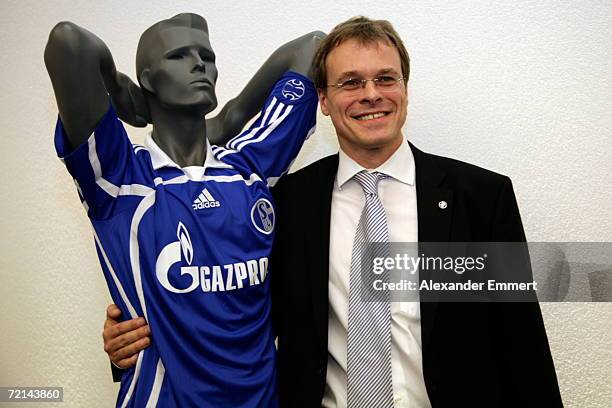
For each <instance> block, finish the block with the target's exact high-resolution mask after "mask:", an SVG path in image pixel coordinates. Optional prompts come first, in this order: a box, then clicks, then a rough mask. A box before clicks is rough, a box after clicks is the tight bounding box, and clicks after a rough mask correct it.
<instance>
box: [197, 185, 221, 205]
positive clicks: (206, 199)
mask: <svg viewBox="0 0 612 408" xmlns="http://www.w3.org/2000/svg"><path fill="white" fill-rule="evenodd" d="M192 207H193V209H194V210H202V209H204V208H214V207H221V203H220V202H219V201H217V200H215V199H214V198H213V196H212V195H211V194H210V192H209V191H208V189H206V188H205V189H204V190H202V192H201V193H200V195H199V196H198V197H197V198H196V199H195V200H193V204H192Z"/></svg>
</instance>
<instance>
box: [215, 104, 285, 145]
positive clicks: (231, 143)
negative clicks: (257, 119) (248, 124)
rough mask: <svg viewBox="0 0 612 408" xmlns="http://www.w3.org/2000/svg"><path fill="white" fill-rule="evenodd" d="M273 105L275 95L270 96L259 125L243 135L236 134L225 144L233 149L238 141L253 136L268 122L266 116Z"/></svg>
mask: <svg viewBox="0 0 612 408" xmlns="http://www.w3.org/2000/svg"><path fill="white" fill-rule="evenodd" d="M274 105H276V97H273V98H272V102H270V105H268V107H267V108H266V111H265V112H264V117H263V119H262V120H261V124H260V125H259V126H257V127H255V128H253V129H251V131H250V132H249V133H247V134H245V135H240V134H238V135H237V136H235V137H234V138H233V139H231V140H230V141H229V142H227V143H226V146H227V147H228V148H229V149H234V148H235V147H236V144H237V143H238V142H241V141H243V140H247V139H250V138H251V137H253V136H255V134H256V133H257V132H259V131H260V130H261V129H262V128H263V127H264V126H266V124H267V122H268V116H269V115H270V112H271V111H272V108H273V107H274ZM217 147H218V148H220V149H223V147H222V146H217ZM215 153H216V152H215Z"/></svg>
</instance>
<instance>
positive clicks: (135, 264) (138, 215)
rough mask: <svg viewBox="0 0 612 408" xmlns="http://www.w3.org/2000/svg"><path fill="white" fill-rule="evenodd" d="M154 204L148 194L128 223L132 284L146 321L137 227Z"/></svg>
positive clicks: (152, 197)
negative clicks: (130, 222)
mask: <svg viewBox="0 0 612 408" xmlns="http://www.w3.org/2000/svg"><path fill="white" fill-rule="evenodd" d="M153 204H155V193H152V194H149V195H148V196H146V197H145V198H143V199H142V201H141V202H140V203H139V204H138V207H136V211H134V216H133V217H132V224H131V225H130V264H131V265H132V275H133V276H134V286H136V293H137V294H138V299H139V300H140V307H141V309H142V313H143V314H144V317H145V319H146V320H147V321H149V316H148V315H147V306H146V304H145V299H144V291H143V290H142V277H141V276H140V244H139V243H138V227H139V225H140V221H141V220H142V217H144V215H145V213H146V212H147V210H148V209H149V208H151V207H152V206H153Z"/></svg>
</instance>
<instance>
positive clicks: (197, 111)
mask: <svg viewBox="0 0 612 408" xmlns="http://www.w3.org/2000/svg"><path fill="white" fill-rule="evenodd" d="M324 35H325V34H324V33H322V32H320V31H318V32H317V31H315V32H312V33H309V34H306V35H304V36H302V37H299V38H297V39H295V40H293V41H290V42H288V43H286V44H284V45H283V46H281V47H280V48H278V49H277V50H276V51H275V52H274V53H273V54H272V55H271V56H270V57H269V58H268V60H267V61H266V62H265V63H264V64H263V65H262V66H261V68H260V69H259V70H258V71H257V72H256V73H255V75H254V76H253V78H251V80H250V81H249V82H248V83H247V85H246V86H245V88H244V89H243V90H242V91H241V92H240V94H239V95H238V96H237V97H235V98H234V99H232V100H230V101H229V102H227V103H226V104H225V106H224V107H223V109H222V110H221V112H220V113H219V114H218V115H217V116H215V117H213V118H210V119H206V120H205V119H204V116H205V115H206V114H208V113H210V112H211V111H212V110H214V109H215V108H216V107H217V99H216V95H215V83H216V80H217V68H216V66H215V54H214V51H213V49H212V46H211V44H210V40H209V38H208V25H207V23H206V20H205V19H204V18H203V17H201V16H198V15H195V14H179V15H177V16H174V17H172V18H171V19H168V20H163V21H160V22H158V23H156V24H154V25H153V26H151V27H150V28H148V29H147V30H146V31H145V32H144V33H143V34H142V36H141V39H140V42H139V44H138V50H137V57H136V68H137V76H138V82H139V83H140V85H141V87H139V86H138V85H136V84H134V83H133V82H132V80H131V79H130V78H129V77H128V76H127V75H125V74H123V73H121V72H119V71H117V69H116V67H115V62H114V60H113V57H112V54H111V52H110V50H109V49H108V47H107V46H106V44H104V42H103V41H102V40H101V39H100V38H98V37H97V36H96V35H95V34H93V33H92V32H90V31H88V30H86V29H85V28H83V27H80V26H78V25H76V24H74V23H71V22H61V23H59V24H57V25H56V26H55V27H54V28H53V29H52V30H51V34H50V35H49V41H48V43H47V46H46V48H45V55H44V58H45V65H46V67H47V71H48V73H49V77H50V78H51V83H52V85H53V90H54V93H55V98H56V101H57V106H58V108H59V116H60V118H61V119H62V122H63V124H64V127H65V129H66V133H67V136H68V138H69V141H70V143H71V145H72V147H73V148H75V147H76V146H78V145H79V144H81V143H82V142H84V141H85V140H86V139H87V137H88V136H89V135H90V134H91V132H92V131H93V130H94V128H95V126H96V124H97V123H98V122H99V121H100V119H101V118H102V116H103V115H104V113H105V112H106V110H107V109H108V106H109V100H112V103H113V105H114V107H115V109H116V110H117V114H118V116H119V118H120V119H122V120H123V121H124V122H126V123H129V124H130V125H132V126H136V127H144V126H146V125H147V124H148V123H152V124H153V139H154V140H155V141H156V142H157V143H158V144H159V146H160V147H161V148H162V150H164V151H165V152H166V153H167V154H168V155H169V156H170V158H172V159H173V160H174V161H175V162H176V163H177V164H179V165H181V166H190V165H202V163H204V159H205V154H206V149H205V148H204V146H205V138H208V140H209V142H210V143H211V144H223V143H224V142H226V141H227V140H229V138H231V137H233V136H235V135H236V134H238V132H239V131H240V130H241V129H242V128H243V127H244V125H245V124H246V123H247V122H248V121H249V119H251V118H252V117H253V116H254V115H255V114H256V113H257V112H258V111H259V109H260V108H261V106H262V104H263V102H264V100H265V98H266V96H267V95H268V91H269V90H270V89H271V88H272V86H273V85H274V83H275V82H276V81H277V80H278V79H279V78H280V76H281V75H282V74H283V73H284V72H286V71H295V72H299V73H301V74H304V75H307V76H308V75H309V74H310V63H311V59H312V56H313V54H314V52H315V49H316V46H317V44H318V42H319V40H320V39H321V38H322V37H323V36H324ZM197 80H201V82H196V83H190V82H191V81H197ZM181 81H183V82H182V83H180V82H181ZM179 83H180V86H182V87H183V89H180V86H179ZM189 85H192V86H189Z"/></svg>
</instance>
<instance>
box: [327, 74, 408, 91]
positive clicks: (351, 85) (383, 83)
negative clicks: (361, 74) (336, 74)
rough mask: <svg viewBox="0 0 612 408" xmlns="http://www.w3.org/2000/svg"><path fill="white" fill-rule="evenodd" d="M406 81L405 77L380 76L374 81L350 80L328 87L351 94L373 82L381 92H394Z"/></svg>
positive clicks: (373, 79)
mask: <svg viewBox="0 0 612 408" xmlns="http://www.w3.org/2000/svg"><path fill="white" fill-rule="evenodd" d="M405 79H406V78H404V77H399V78H394V77H392V76H389V75H379V76H377V77H376V78H372V79H359V78H349V79H346V80H344V81H342V82H339V83H337V84H327V86H331V87H333V88H336V89H341V90H343V91H349V92H350V91H356V90H358V89H362V88H365V86H366V83H367V82H368V81H372V83H373V84H374V86H375V87H376V88H379V89H380V90H381V91H393V90H395V89H396V87H397V85H398V84H399V83H400V82H402V81H404V80H405Z"/></svg>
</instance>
